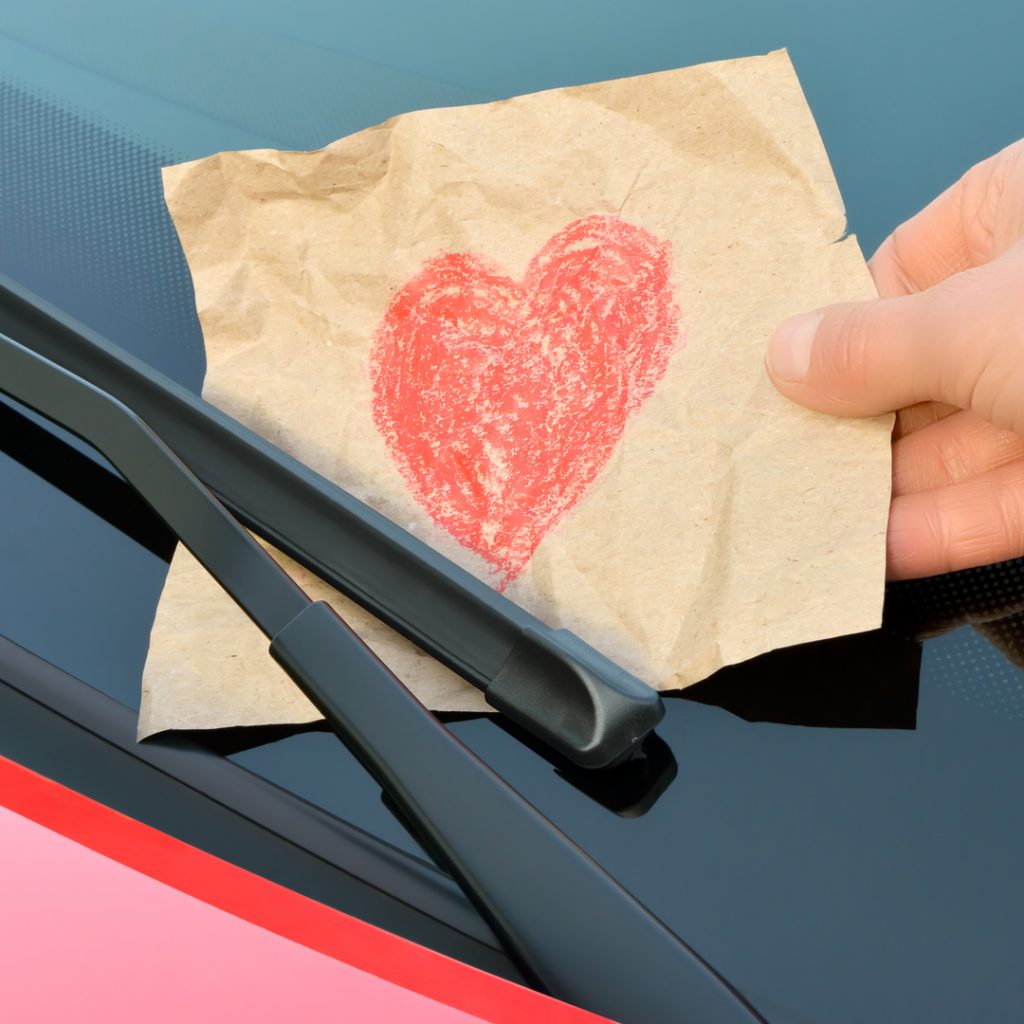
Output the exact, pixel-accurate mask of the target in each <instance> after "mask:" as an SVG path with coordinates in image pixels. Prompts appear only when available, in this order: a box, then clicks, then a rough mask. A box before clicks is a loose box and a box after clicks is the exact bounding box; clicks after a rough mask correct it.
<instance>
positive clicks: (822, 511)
mask: <svg viewBox="0 0 1024 1024" xmlns="http://www.w3.org/2000/svg"><path fill="white" fill-rule="evenodd" d="M164 184H165V192H166V198H167V203H168V206H169V208H170V211H171V214H172V216H173V219H174V222H175V224H176V226H177V229H178V232H179V234H180V237H181V240H182V244H183V246H184V249H185V254H186V256H187V259H188V263H189V266H190V268H191V271H192V275H193V279H194V283H195V292H196V304H197V307H198V310H199V316H200V319H201V322H202V326H203V331H204V334H205V338H206V347H207V357H208V364H209V370H208V373H207V378H206V387H205V391H204V394H205V396H206V398H207V399H208V400H209V401H211V402H212V403H214V404H215V405H217V406H219V407H220V408H221V409H224V410H225V411H226V412H228V413H229V414H231V415H232V416H234V417H236V418H237V419H239V420H240V421H242V422H243V423H245V424H247V425H248V426H250V427H252V428H253V429H255V430H257V431H258V432H260V433H261V434H263V435H264V436H266V437H267V438H269V439H270V440H271V441H272V442H273V443H275V444H277V445H278V446H280V447H281V448H283V449H285V450H286V451H288V452H290V453H292V454H294V455H296V456H298V457H299V458H301V459H302V460H304V461H305V462H307V463H308V464H310V465H311V466H312V467H313V468H314V469H316V470H317V471H318V472H320V473H321V474H323V475H325V476H327V477H329V478H330V479H332V480H334V481H336V482H337V483H339V484H340V485H341V486H343V487H345V488H346V489H348V490H349V491H351V492H352V493H354V494H355V495H356V496H357V497H359V498H360V499H361V500H363V501H365V502H367V503H368V504H370V505H372V506H373V507H374V508H376V509H378V510H380V511H381V512H383V513H384V514H385V515H387V516H389V517H390V518H391V519H393V520H394V521H395V522H397V523H399V524H400V525H401V526H403V527H404V528H405V529H407V530H410V531H412V532H414V533H415V534H417V535H418V536H420V537H422V538H424V539H425V540H427V541H428V542H429V543H431V544H432V545H434V546H436V547H437V548H438V549H440V550H441V551H442V552H444V553H445V554H446V555H447V556H448V557H450V558H452V559H453V560H454V561H456V562H458V563H459V564H460V565H462V566H464V567H466V568H468V569H469V570H470V571H471V572H474V573H476V574H477V575H478V576H480V577H482V578H484V579H487V580H489V581H490V582H492V583H493V584H494V585H496V586H505V592H506V594H507V595H508V596H509V597H511V598H512V599H513V600H515V601H517V602H519V603H520V604H522V605H523V606H524V607H526V608H527V609H529V610H530V611H531V612H533V613H534V614H536V615H537V616H539V617H540V618H541V619H543V620H544V621H545V622H547V623H548V624H550V625H551V626H556V627H566V628H569V629H571V630H573V631H574V632H576V633H578V634H579V635H580V636H582V637H583V638H584V639H585V640H587V641H588V642H590V643H591V644H593V645H594V646H595V647H597V648H599V649H600V650H602V651H603V652H605V653H606V654H608V655H609V656H611V657H612V658H614V659H616V660H617V661H619V662H620V663H621V664H622V665H623V666H624V667H626V668H627V669H629V670H630V671H632V672H634V673H635V674H637V675H638V676H640V677H641V678H643V679H646V680H648V681H649V682H650V683H652V684H654V685H656V686H658V687H660V688H663V689H670V688H677V687H682V686H686V685H688V684H689V683H692V682H695V681H697V680H699V679H702V678H704V677H705V676H707V675H709V674H711V673H712V672H714V671H715V670H716V669H717V668H719V667H720V666H722V665H726V664H731V663H734V662H738V661H742V660H744V659H747V658H750V657H752V656H754V655H757V654H759V653H761V652H764V651H767V650H769V649H771V648H775V647H781V646H786V645H790V644H796V643H801V642H805V641H810V640H815V639H820V638H824V637H830V636H835V635H838V634H843V633H851V632H858V631H861V630H867V629H870V628H873V627H875V626H876V625H877V624H878V623H879V620H880V613H881V606H882V593H883V577H884V538H885V526H886V512H887V506H888V497H889V479H890V467H889V458H890V449H889V430H890V420H889V419H888V418H880V419H874V420H846V421H844V420H838V419H831V418H828V417H824V416H820V415H817V414H814V413H811V412H807V411H805V410H803V409H800V408H798V407H796V406H795V405H792V404H790V403H788V402H786V401H785V400H784V399H782V398H781V397H780V396H779V395H777V394H776V393H775V391H774V390H773V389H772V387H771V385H770V383H769V382H768V380H767V378H766V376H765V374H764V370H763V351H764V346H765V342H766V340H767V338H768V336H769V335H770V333H771V331H772V330H773V328H774V327H775V326H776V324H778V322H779V321H780V320H782V319H783V318H784V317H785V316H786V315H788V314H790V313H794V312H797V311H802V310H806V309H811V308H814V307H816V306H820V305H823V304H826V303H831V302H836V301H842V300H856V299H862V298H865V297H869V296H871V295H873V294H874V293H873V288H872V283H871V279H870V276H869V274H868V272H867V269H866V267H865V264H864V261H863V259H862V257H861V254H860V251H859V249H858V246H857V242H856V240H855V239H854V238H852V237H845V238H844V237H843V233H844V228H845V220H844V214H843V206H842V202H841V200H840V197H839V193H838V190H837V188H836V184H835V181H834V179H833V176H832V173H831V170H830V167H829V164H828V159H827V157H826V155H825V151H824V148H823V146H822V143H821V140H820V138H819V136H818V133H817V130H816V129H815V126H814V122H813V119H812V117H811V114H810V111H809V110H808V108H807V105H806V102H805V100H804V98H803V95H802V93H801V90H800V86H799V83H798V82H797V79H796V76H795V74H794V72H793V69H792V66H791V64H790V62H789V59H788V57H787V56H786V54H785V53H783V52H778V53H772V54H769V55H767V56H764V57H754V58H749V59H744V60H737V61H725V62H722V63H716V64H708V65H703V66H700V67H694V68H688V69H684V70H679V71H670V72H665V73H660V74H654V75H648V76H644V77H640V78H632V79H623V80H620V81H612V82H603V83H598V84H595V85H586V86H582V87H579V88H569V89H558V90H554V91H550V92H544V93H538V94H536V95H531V96H522V97H518V98H515V99H512V100H508V101H505V102H501V103H490V104H484V105H480V106H472V107H462V108H454V109H445V110H427V111H420V112H417V113H412V114H406V115H403V116H401V117H397V118H394V119H393V120H391V121H389V122H387V123H386V124H383V125H379V126H378V127H375V128H370V129H368V130H366V131H363V132H360V133H358V134H356V135H353V136H350V137H348V138H344V139H341V140H339V141H338V142H335V143H333V144H331V145H329V146H327V147H326V148H325V149H323V150H320V151H318V152H313V153H283V152H276V151H271V150H254V151H251V152H244V153H221V154H217V155H215V156H212V157H209V158H207V159H204V160H199V161H196V162H193V163H188V164H182V165H179V166H175V167H169V168H167V169H166V170H165V172H164ZM595 351H596V353H597V354H596V355H595ZM531 417H532V419H531ZM449 531H452V532H449ZM453 532H454V534H456V535H457V536H453ZM286 564H287V563H286ZM288 567H289V568H290V569H291V570H293V571H295V570H296V569H297V567H296V566H294V565H289V566H288ZM300 576H301V578H302V582H303V584H304V585H307V584H308V583H309V578H308V574H305V573H300ZM313 590H314V596H325V595H327V589H326V588H324V587H322V586H320V587H314V588H313ZM331 599H332V600H334V601H335V604H336V608H337V609H338V611H339V612H340V613H341V614H342V615H343V616H345V617H347V618H349V620H350V621H351V622H352V624H353V626H354V627H355V628H356V629H357V630H358V631H359V632H360V633H362V634H363V635H364V636H365V637H366V639H367V640H368V642H370V644H371V645H372V646H374V647H375V648H376V649H377V651H378V653H379V654H380V655H381V657H382V658H383V659H384V660H385V661H386V662H387V663H389V664H390V665H391V666H392V667H393V668H394V669H395V670H396V672H397V673H398V674H399V675H400V676H401V677H402V678H403V679H404V680H405V681H406V682H407V683H408V684H409V685H410V686H411V688H412V689H413V690H414V691H416V692H417V693H418V694H419V696H420V697H421V698H422V699H423V700H424V701H425V702H426V703H427V704H428V705H430V706H432V707H435V708H441V709H460V708H465V709H470V710H477V709H480V708H481V707H483V706H484V705H483V704H482V701H481V699H480V695H479V694H478V693H477V691H475V690H474V689H473V688H472V687H470V686H468V685H467V684H464V683H462V682H461V681H460V680H458V679H456V678H455V677H454V676H452V674H451V673H450V672H448V671H447V670H446V669H444V668H442V667H441V666H440V665H438V664H436V663H435V662H434V661H433V660H432V659H430V658H428V657H426V656H424V655H422V654H421V653H419V652H417V651H415V650H414V649H413V648H412V647H411V646H410V645H409V644H407V643H406V642H405V641H403V640H402V639H401V638H399V637H397V636H396V635H395V634H393V633H391V632H390V631H389V630H388V629H387V628H385V627H384V626H382V625H380V624H378V623H374V622H373V620H371V619H370V618H369V617H368V616H367V615H366V614H365V613H363V612H361V611H360V610H359V609H356V608H354V606H352V605H351V604H350V603H349V602H347V601H345V600H344V599H341V598H339V597H337V596H332V598H331ZM315 717H316V713H315V711H314V710H313V709H312V708H311V707H310V706H309V705H308V704H307V703H306V702H305V700H304V699H303V698H302V697H301V696H300V695H299V694H298V692H297V691H296V690H295V689H294V688H293V687H292V686H291V684H290V683H289V681H288V680H287V679H286V678H285V676H284V674H283V673H282V672H281V670H280V669H279V668H278V667H277V666H276V665H275V664H274V663H273V662H272V661H271V660H270V658H269V657H268V656H267V654H266V642H265V641H264V640H263V639H262V638H261V637H260V636H259V634H258V633H257V632H256V629H255V627H253V626H252V625H251V624H250V623H249V622H248V621H247V620H246V619H245V617H244V616H243V615H242V614H241V613H240V612H238V611H237V609H235V608H234V606H233V605H232V603H231V601H230V599H229V598H228V597H227V596H226V595H224V594H223V593H222V592H221V591H219V589H218V588H217V586H216V584H214V583H213V582H212V581H210V580H209V579H208V578H207V577H206V576H205V574H204V573H203V572H202V571H201V570H200V569H199V567H198V566H197V565H196V564H195V562H194V561H193V560H192V559H191V557H190V556H189V555H188V554H187V552H185V551H184V550H182V549H180V548H179V552H178V554H177V555H176V557H175V559H174V563H173V565H172V568H171V571H170V577H169V579H168V583H167V588H166V592H165V594H164V598H163V600H162V602H161V605H160V608H159V611H158V614H157V618H156V622H155V625H154V628H153V634H152V642H151V649H150V655H149V661H148V663H147V667H146V672H145V678H144V693H143V711H142V717H141V722H140V732H141V734H142V735H147V734H149V733H152V732H157V731H160V730H162V729H167V728H199V727H213V726H221V725H230V724H235V725H241V724H258V723H280V722H301V721H307V720H309V719H312V718H315Z"/></svg>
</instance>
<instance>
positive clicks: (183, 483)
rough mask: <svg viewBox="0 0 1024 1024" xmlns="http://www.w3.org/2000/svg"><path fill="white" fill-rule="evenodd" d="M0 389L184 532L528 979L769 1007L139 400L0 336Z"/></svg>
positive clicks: (660, 1019) (580, 990)
mask: <svg viewBox="0 0 1024 1024" xmlns="http://www.w3.org/2000/svg"><path fill="white" fill-rule="evenodd" d="M0 391H3V392H5V393H6V394H8V395H10V396H11V397H12V398H14V399H15V400H17V401H19V402H22V403H24V404H25V405H27V406H29V407H30V408H32V409H34V410H35V411H36V412H38V413H40V414H41V415H43V416H46V417H47V418H49V419H51V420H53V421H54V422H56V423H58V424H60V425H61V426H64V427H66V428H67V429H69V430H71V431H72V432H73V433H75V434H77V435H78V436H80V437H81V438H82V439H83V440H85V441H87V442H89V443H90V444H91V445H93V446H94V447H95V448H96V449H97V450H99V451H100V453H101V454H103V455H105V456H106V457H107V458H108V459H109V460H110V461H111V462H112V463H113V464H114V466H115V467H116V468H117V469H118V470H119V471H120V472H121V473H122V474H123V475H124V477H125V478H126V479H127V481H128V482H129V483H130V484H131V485H132V486H133V487H135V488H136V489H137V490H138V492H139V493H140V494H141V495H142V497H143V498H145V500H146V501H147V502H148V503H149V504H150V505H151V506H152V508H153V510H154V511H155V512H156V513H157V514H158V515H159V516H160V517H161V518H162V519H163V520H164V521H165V522H166V523H167V525H168V526H169V527H170V528H171V529H172V530H173V531H174V532H175V533H176V534H178V536H179V538H180V539H181V541H182V543H184V544H185V545H186V546H187V547H188V548H189V550H190V551H192V553H193V554H194V555H195V556H196V558H197V559H198V560H199V561H200V562H202V563H203V564H204V565H205V566H206V568H207V569H208V570H209V571H210V572H211V574H212V575H213V576H214V577H215V578H216V579H217V580H218V582H220V583H221V585H222V586H223V587H224V588H225V589H226V590H227V591H228V592H229V593H230V594H231V596H232V597H233V598H234V600H235V601H236V603H237V604H238V605H239V606H240V607H241V608H243V609H244V610H245V612H246V613H247V614H248V615H249V617H250V618H251V619H252V620H253V622H255V623H256V625H257V626H259V628H260V629H261V630H262V631H263V632H264V633H265V634H266V636H267V637H268V638H269V639H270V640H271V644H270V652H271V654H272V655H273V657H274V658H275V659H276V660H277V661H278V663H279V664H280V665H281V666H282V667H283V668H284V669H285V670H286V671H287V672H288V674H289V675H290V676H291V678H292V679H293V680H294V682H295V683H296V684H297V685H298V686H299V687H300V689H301V690H302V691H303V693H305V694H306V696H307V697H308V698H309V699H310V700H311V701H312V702H313V704H315V705H316V707H317V708H318V709H319V710H320V711H321V712H322V713H323V715H324V717H325V718H326V720H327V722H328V723H329V724H330V726H331V727H332V729H333V730H334V731H335V732H336V733H337V735H338V736H339V737H340V738H341V740H342V741H343V742H344V743H345V745H346V746H347V747H348V748H349V749H350V750H351V751H352V752H353V753H354V754H355V755H356V757H358V758H359V760H360V761H361V762H362V763H363V764H364V766H365V767H366V768H367V770H368V771H369V772H370V773H371V774H372V775H373V776H374V778H375V779H376V780H377V781H378V782H379V783H380V785H381V786H382V788H383V789H384V791H385V792H386V793H387V795H388V796H389V798H390V799H391V801H392V803H393V804H394V806H395V807H396V808H397V809H398V811H399V812H400V814H401V816H402V817H403V819H404V820H405V822H406V823H407V825H408V826H409V827H410V829H411V830H412V831H413V833H414V834H415V835H416V836H418V837H419V838H420V839H421V841H422V842H423V843H424V845H425V846H426V848H427V849H428V850H429V851H430V852H431V853H432V854H433V855H434V856H435V857H436V858H437V860H438V861H439V862H440V864H441V865H442V866H443V867H445V868H447V869H448V870H449V871H450V872H451V873H452V876H453V877H454V878H455V879H456V881H457V882H458V883H459V885H460V886H461V887H462V888H463V890H464V891H465V893H466V895H467V896H468V897H469V898H470V899H471V900H472V901H473V903H474V904H475V905H476V907H477V909H478V910H479V911H480V912H481V914H482V915H483V916H484V918H485V919H486V920H487V921H488V923H489V924H490V925H491V927H492V928H493V929H494V931H495V934H496V935H497V936H498V937H499V938H500V939H501V940H502V942H503V943H504V944H505V945H506V947H507V948H508V951H509V953H510V955H511V956H512V957H513V958H514V959H515V960H516V961H517V962H518V964H519V965H520V966H521V968H522V969H523V971H524V972H525V973H526V974H527V975H528V976H529V977H531V978H533V979H535V980H536V981H537V983H538V984H539V985H541V986H542V987H543V988H544V989H545V990H546V991H548V992H550V993H551V994H552V995H555V996H557V997H559V998H561V999H565V1000H567V1001H569V1002H572V1003H575V1004H576V1005H578V1006H582V1007H585V1008H587V1009H591V1010H593V1011H595V1012H597V1013H601V1014H604V1015H605V1016H608V1017H611V1018H612V1019H614V1020H619V1021H623V1022H633V1024H669V1022H676V1021H680V1020H684V1021H687V1022H689V1024H752V1022H756V1021H762V1020H763V1019H762V1018H761V1017H760V1016H759V1015H758V1014H757V1013H756V1011H754V1010H753V1009H752V1008H751V1007H750V1005H749V1004H748V1003H747V1002H746V1001H745V1000H744V999H743V997H742V996H740V995H739V994H738V993H737V992H736V991H735V990H734V989H733V988H731V987H730V986H729V984H728V983H727V982H726V981H724V980H723V979H722V978H721V977H720V976H719V975H718V974H716V973H715V971H714V970H713V969H712V968H711V967H709V966H708V965H707V964H706V963H704V961H703V960H701V959H700V957H699V956H697V955H696V954H695V953H694V952H693V951H692V950H691V949H689V947H687V946H686V945H685V944H684V943H683V942H682V941H681V940H680V939H679V938H678V937H677V936H676V935H675V934H673V933H672V932H671V931H669V929H668V928H666V927H665V926H664V925H663V924H662V923H661V922H660V921H658V920H657V918H655V917H654V916H653V915H651V914H650V912H649V911H647V910H646V908H644V907H643V906H642V905H641V904H640V903H639V902H638V901H637V900H635V899H634V898H633V897H632V896H631V895H630V894H629V893H628V892H626V890H625V889H623V888H622V887H621V886H620V885H619V884H618V883H617V882H616V881H615V880H614V879H613V878H611V877H610V876H609V875H608V874H606V873H605V872H604V871H603V870H602V868H600V867H599V866H598V865H597V864H596V863H595V862H594V861H593V860H591V859H590V858H589V857H588V856H587V855H586V854H585V853H584V852H583V851H582V850H580V849H579V848H578V847H577V846H575V845H574V844H573V843H571V842H570V841H569V840H568V839H567V838H566V837H565V836H564V835H562V833H561V832H559V831H558V830H557V829H556V828H555V826H554V825H552V824H551V822H549V821H548V820H547V819H546V818H544V817H543V816H542V815H541V814H540V813H539V812H538V811H536V810H535V809H534V808H533V807H532V806H531V805H530V804H528V803H527V802H526V801H525V800H523V799H522V797H520V796H519V795H518V794H517V793H516V792H515V791H514V790H513V789H511V788H510V787H509V786H507V785H506V784H505V783H504V782H503V781H502V780H501V779H500V778H498V776H497V775H495V774H494V773H493V772H492V771H491V770H490V769H489V768H488V767H487V766H486V765H484V764H483V762H481V761H480V760H478V759H477V757H476V756H475V755H474V754H472V753H471V752H470V751H469V750H467V749H466V748H465V747H464V746H463V745H462V744H461V743H460V742H459V741H458V740H457V739H455V737H454V736H452V734H451V733H449V732H448V730H447V729H445V728H444V726H442V725H441V724H440V723H439V722H438V721H437V720H436V719H435V718H434V717H433V716H432V715H431V714H430V712H429V711H427V710H426V709H425V708H424V707H423V705H421V704H420V703H419V701H417V700H416V698H415V697H413V695H412V694H411V693H410V692H409V691H408V690H407V689H406V688H405V687H404V686H403V685H402V684H401V682H399V680H398V679H397V678H395V676H394V675H392V674H391V672H390V671H389V670H388V669H387V667H386V666H385V665H384V664H383V663H382V662H381V661H380V660H379V659H378V658H377V657H376V656H375V655H374V654H373V653H372V652H371V651H370V650H369V648H368V647H366V645H365V644H363V642H362V641H361V640H360V639H359V637H358V636H356V634H355V633H353V632H352V631H351V630H350V629H349V628H348V626H346V625H345V623H344V622H343V621H342V620H341V619H340V618H339V617H338V616H337V615H336V614H335V613H334V612H333V611H332V610H331V608H330V606H329V605H327V604H325V603H324V602H322V601H317V602H312V601H310V600H309V598H308V597H307V596H306V595H305V594H304V593H303V591H302V590H300V589H299V588H298V587H297V586H296V585H295V583H294V582H293V581H292V580H291V578H290V577H289V576H288V575H287V573H285V572H284V571H283V570H282V569H281V568H280V567H279V566H278V565H277V564H276V563H275V562H274V561H273V559H272V558H270V556H269V555H267V554H266V552H264V551H263V549H262V548H260V546H259V545H258V544H257V543H256V542H255V541H253V539H252V538H251V537H250V536H249V535H248V534H247V533H246V532H245V531H244V530H243V529H242V528H241V527H240V526H239V525H238V524H237V523H236V522H235V520H234V518H233V517H232V516H231V514H230V513H229V512H228V511H227V510H226V509H225V508H224V507H223V506H222V505H221V504H220V502H218V501H217V499H216V498H215V497H214V496H213V495H212V494H211V493H210V492H209V491H207V490H206V488H205V487H204V486H203V485H202V484H201V483H200V482H199V481H198V480H197V479H196V478H195V477H194V476H193V474H192V473H191V472H190V471H189V470H188V469H187V468H186V467H185V465H183V464H182V463H181V462H180V461H179V460H178V458H177V457H176V456H175V455H174V453H173V452H172V451H171V450H170V449H169V448H168V447H167V446H166V445H165V444H164V443H163V442H162V441H161V440H160V438H159V437H157V436H156V434H154V433H153V431H151V430H150V429H149V427H147V426H146V424H145V423H143V421H142V420H141V419H139V417H138V416H136V415H135V413H133V412H132V411H131V410H130V409H128V408H127V407H126V406H125V405H123V404H122V403H121V402H119V401H117V400H116V399H114V398H112V397H111V396H109V395H107V394H105V393H104V392H102V391H100V390H99V389H97V388H95V387H94V386H92V385H91V384H89V383H87V382H86V381H83V380H81V379H80V378H78V377H75V376H74V375H73V374H71V373H69V372H68V371H66V370H64V369H62V368H61V367H59V366H57V365H56V364H55V363H51V362H50V361H49V360H46V359H44V358H43V357H41V356H39V355H37V354H36V353H34V352H32V351H30V350H29V349H26V348H24V347H23V346H21V345H19V344H18V343H17V342H15V341H12V340H11V339H9V338H7V337H5V336H3V335H0Z"/></svg>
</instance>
